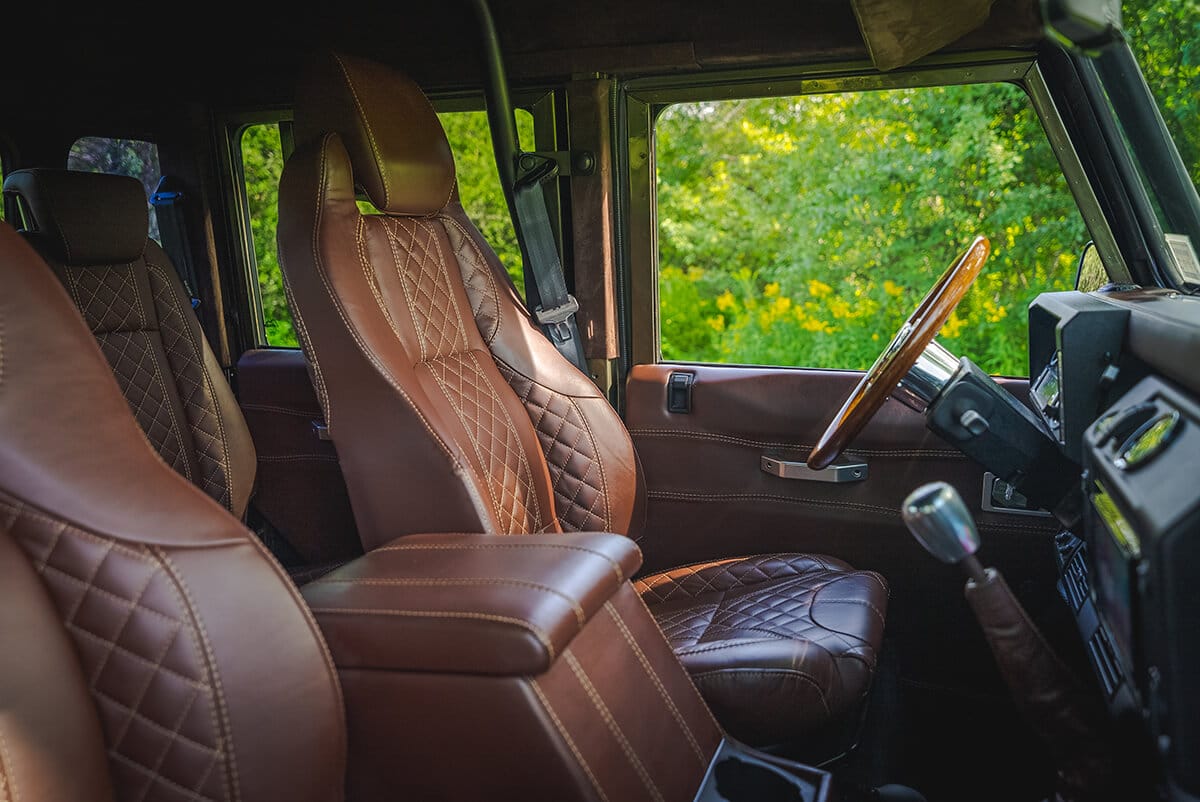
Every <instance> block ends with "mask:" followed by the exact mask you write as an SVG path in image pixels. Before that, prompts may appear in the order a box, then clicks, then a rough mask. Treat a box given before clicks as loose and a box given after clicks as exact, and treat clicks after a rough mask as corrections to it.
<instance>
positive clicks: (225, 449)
mask: <svg viewBox="0 0 1200 802" xmlns="http://www.w3.org/2000/svg"><path fill="white" fill-rule="evenodd" d="M146 267H148V268H149V269H150V270H152V271H154V272H155V273H156V274H157V276H158V280H159V281H161V282H162V283H163V284H164V285H166V286H167V287H170V282H169V281H168V280H167V276H166V273H165V271H164V270H163V269H162V268H161V267H159V266H158V265H156V264H152V263H151V262H146ZM168 297H169V299H170V301H171V305H172V306H174V307H175V314H176V315H177V316H178V317H179V320H180V324H181V325H183V326H187V317H186V316H185V315H184V312H183V307H182V306H181V305H180V304H179V298H178V297H176V295H175V293H174V292H169V293H168ZM201 336H203V335H201ZM184 340H185V341H186V342H187V344H188V345H190V346H191V349H192V354H191V356H192V359H194V360H195V361H196V365H197V367H198V369H199V371H200V378H201V380H203V382H204V386H205V388H206V389H207V390H208V396H209V398H211V399H212V402H213V403H212V414H213V417H215V418H216V419H217V432H218V433H219V435H220V443H221V462H220V468H221V470H222V471H223V472H224V474H225V488H224V490H225V492H224V493H223V495H224V496H225V500H226V503H225V504H224V505H223V506H224V507H225V509H227V510H229V511H230V512H232V511H233V504H234V502H233V486H234V480H233V463H232V461H231V460H230V459H229V437H228V435H227V434H226V432H225V420H224V418H223V417H222V415H221V405H220V404H219V403H218V402H217V390H216V388H215V387H214V386H213V383H212V377H211V376H209V375H208V371H207V370H205V369H204V355H203V354H202V353H200V349H198V348H197V347H196V343H195V342H194V341H193V340H192V338H190V337H185V338H184ZM181 400H182V399H181ZM192 428H193V429H194V428H195V427H192ZM192 442H193V443H194V442H195V437H194V436H193V438H192Z"/></svg>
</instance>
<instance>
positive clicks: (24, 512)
mask: <svg viewBox="0 0 1200 802" xmlns="http://www.w3.org/2000/svg"><path fill="white" fill-rule="evenodd" d="M0 273H2V275H3V277H4V278H3V285H4V291H3V292H2V293H0V556H3V558H4V561H5V565H4V567H3V579H4V582H0V609H3V610H4V611H5V613H6V614H5V615H4V616H0V642H2V643H4V644H5V647H6V648H5V649H3V650H0V651H3V652H5V653H8V652H16V653H17V654H20V655H23V656H24V658H25V659H29V660H37V661H41V663H42V665H43V666H44V670H43V671H42V672H41V673H40V675H31V674H30V672H28V671H26V670H23V667H22V664H23V662H24V661H23V660H22V661H18V662H17V663H16V664H14V663H13V662H12V661H5V660H0V763H2V764H3V770H4V773H5V775H6V779H5V783H6V785H7V793H8V794H9V797H8V798H12V799H14V800H23V799H28V800H34V799H88V800H106V799H116V800H120V802H151V801H153V802H159V801H160V800H161V801H162V802H174V801H175V800H180V801H182V800H191V801H192V802H206V801H208V800H212V801H213V802H217V801H218V800H221V801H224V800H230V801H231V802H232V801H233V800H241V801H242V802H250V801H251V800H262V801H263V802H265V800H274V799H288V800H297V802H299V801H300V800H311V801H312V802H318V801H320V802H325V801H326V800H338V799H341V798H342V790H343V770H344V753H345V729H344V719H343V712H342V700H341V690H340V686H339V684H338V680H337V675H336V673H335V671H334V668H333V664H332V661H331V660H330V658H329V654H328V650H327V649H326V647H325V642H324V640H323V639H322V637H321V635H320V633H319V631H318V629H317V626H316V622H315V621H314V620H313V618H312V615H311V614H310V612H309V610H308V608H307V606H306V605H305V604H304V603H303V600H302V599H301V598H300V596H299V593H298V592H297V590H296V588H295V586H294V585H293V584H292V582H291V581H290V579H289V578H288V577H287V575H286V573H284V571H283V569H282V568H281V567H280V566H279V564H278V563H277V562H275V561H274V560H273V558H272V557H271V556H270V555H269V554H268V553H267V552H266V550H265V548H264V547H263V546H262V544H261V543H260V542H259V540H258V539H257V538H256V537H255V536H254V535H253V534H252V533H251V532H250V531H249V530H248V529H246V527H244V526H243V525H242V524H241V523H240V522H239V521H237V520H236V519H235V518H234V517H233V516H232V515H230V513H229V511H228V510H226V509H223V508H222V507H221V506H219V505H218V504H217V503H216V502H215V501H214V499H213V498H211V497H210V496H208V495H206V494H204V493H202V492H200V490H199V489H198V488H197V487H196V486H195V485H194V484H192V483H190V482H188V481H186V480H185V479H184V478H183V477H182V476H181V475H180V474H179V473H178V472H176V471H172V470H169V469H168V468H167V467H166V466H164V465H163V461H162V460H161V459H160V455H159V454H158V453H157V452H156V451H155V450H154V449H152V448H151V446H150V444H149V443H148V441H147V440H146V438H145V437H143V436H142V434H141V432H140V431H139V429H138V425H137V423H136V421H135V420H134V418H133V416H132V415H131V414H130V410H129V408H128V405H127V401H126V399H125V398H123V397H122V394H121V392H120V388H119V386H118V384H117V382H116V381H115V380H114V377H113V373H112V371H111V370H110V369H109V365H108V364H106V361H105V359H104V356H103V355H102V353H101V350H100V348H99V347H98V346H97V343H96V340H95V339H94V338H93V337H92V336H91V334H90V332H89V331H88V328H87V327H86V326H85V324H84V321H83V320H82V319H81V318H80V316H79V314H78V312H77V310H76V309H75V308H73V304H72V299H70V298H69V297H68V295H67V294H66V292H65V291H64V288H63V286H62V285H60V284H59V283H58V282H57V281H55V279H54V278H53V277H52V276H51V274H50V271H49V270H48V269H47V268H46V266H45V264H44V263H43V262H42V260H41V259H40V258H38V256H37V254H36V253H35V252H34V251H33V250H32V249H31V248H30V247H29V245H28V244H27V243H26V242H25V241H23V240H22V238H21V237H20V236H19V235H18V234H17V233H16V232H15V231H13V229H12V228H11V227H10V226H8V225H6V224H0ZM106 308H115V307H106ZM104 314H109V313H108V312H105V313H104ZM122 314H123V313H122ZM97 318H103V315H97ZM127 319H128V318H127ZM14 563H18V565H14ZM14 572H15V573H14ZM10 610H23V611H26V613H27V615H28V616H29V617H30V618H31V619H32V620H33V621H34V622H36V624H37V625H36V626H28V625H26V624H25V623H24V618H25V616H21V617H18V616H11V615H8V614H7V613H8V611H10ZM16 627H22V628H23V629H21V630H18V631H14V629H15V628H16ZM64 643H67V644H69V648H61V646H62V645H63V644H64ZM14 644H20V648H17V649H10V648H8V647H11V646H13V645H14ZM56 644H57V645H56ZM263 677H269V678H270V681H269V682H263ZM47 689H53V691H54V692H53V693H52V694H47V693H46V691H47ZM30 698H34V699H39V700H40V701H39V702H38V703H37V704H34V703H31V702H29V701H28V699H30ZM81 699H82V700H83V701H82V703H80V700H81ZM77 772H78V773H80V776H81V777H83V778H84V779H85V780H86V781H87V782H88V783H89V787H86V788H85V789H83V790H84V792H83V793H69V792H68V791H67V790H65V788H66V786H68V785H71V784H73V783H75V782H76V781H75V780H74V779H73V777H74V775H75V773H77ZM77 790H78V789H77Z"/></svg>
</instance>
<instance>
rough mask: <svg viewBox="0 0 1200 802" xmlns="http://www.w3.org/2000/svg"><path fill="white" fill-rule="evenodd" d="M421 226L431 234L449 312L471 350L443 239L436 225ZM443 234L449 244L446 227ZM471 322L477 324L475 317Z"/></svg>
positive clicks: (465, 345) (430, 239)
mask: <svg viewBox="0 0 1200 802" xmlns="http://www.w3.org/2000/svg"><path fill="white" fill-rule="evenodd" d="M413 225H414V226H415V225H417V224H416V223H414V224H413ZM420 225H421V227H422V228H424V229H425V230H426V231H427V232H428V233H429V241H430V242H431V243H433V247H434V248H435V249H436V251H437V271H438V273H439V274H440V275H441V277H442V278H443V279H444V280H445V282H446V284H445V286H446V289H447V291H448V295H449V297H448V298H447V303H448V308H447V312H450V311H453V312H454V315H453V318H452V319H453V320H454V323H455V327H456V328H457V329H458V334H459V336H460V337H462V343H463V347H464V348H467V349H468V350H470V346H469V345H468V343H469V342H470V340H469V339H468V338H467V324H466V322H465V321H464V320H463V318H464V317H466V316H465V315H464V314H463V313H462V310H461V309H459V307H458V299H457V298H455V297H454V283H453V282H452V281H451V280H450V265H449V264H448V263H447V261H446V254H445V253H443V252H442V238H441V237H439V236H438V231H437V229H436V228H435V227H434V224H433V223H432V222H429V221H426V222H423V223H421V224H420ZM441 233H442V234H443V235H444V236H446V241H447V243H449V235H447V234H446V227H445V226H442V232H441ZM458 280H459V281H462V271H461V270H460V271H459V275H458ZM465 294H466V293H465V290H464V295H465ZM468 305H469V304H468ZM471 322H472V323H474V322H475V316H474V315H472V316H471ZM478 330H479V327H478V326H476V331H478Z"/></svg>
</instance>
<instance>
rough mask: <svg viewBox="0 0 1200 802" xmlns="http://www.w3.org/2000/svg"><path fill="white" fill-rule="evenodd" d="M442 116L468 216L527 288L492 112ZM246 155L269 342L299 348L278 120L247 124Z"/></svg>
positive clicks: (520, 127) (529, 136) (528, 125)
mask: <svg viewBox="0 0 1200 802" xmlns="http://www.w3.org/2000/svg"><path fill="white" fill-rule="evenodd" d="M438 117H439V118H440V119H441V121H442V126H443V127H444V128H445V130H446V136H447V138H448V139H449V140H450V146H451V148H452V149H453V151H454V159H455V167H456V170H457V175H458V190H459V196H460V197H461V198H462V202H463V206H464V207H465V208H466V210H467V215H468V216H469V217H470V218H471V220H472V221H474V223H475V225H476V226H477V227H478V228H479V230H480V232H481V233H482V234H483V236H484V239H486V240H487V241H488V243H489V244H490V245H491V246H492V248H493V249H495V251H496V254H497V255H498V256H499V257H500V260H501V262H502V263H503V264H504V266H505V267H506V268H507V270H508V272H509V275H511V276H512V277H513V280H514V281H515V282H516V284H517V287H518V289H522V290H523V287H524V276H523V273H522V268H521V252H520V249H519V247H518V246H517V238H516V234H514V233H513V228H512V220H511V218H510V217H509V213H508V204H507V202H506V201H505V199H504V193H503V191H502V190H501V188H500V178H499V175H498V174H497V172H496V161H495V156H494V155H493V152H492V137H491V132H490V130H489V128H488V123H487V114H486V113H485V112H483V111H455V112H444V113H441V114H439V115H438ZM517 133H518V135H519V136H520V138H521V141H522V142H523V143H524V144H525V145H527V146H528V145H531V144H532V142H533V116H532V115H531V114H529V112H527V111H525V110H524V109H518V110H517ZM241 155H242V168H243V175H244V176H245V182H246V200H247V205H248V211H249V213H250V234H251V238H252V239H253V241H254V257H255V262H256V272H257V275H258V290H259V296H260V299H261V302H262V313H263V328H264V332H265V334H266V342H267V344H268V345H272V346H279V347H285V348H295V347H297V345H298V342H297V339H296V333H295V330H294V329H293V327H292V317H291V313H290V312H289V311H288V307H287V300H286V298H285V296H284V290H283V276H282V274H281V273H280V269H279V258H278V255H277V253H276V248H275V229H276V226H277V225H278V222H279V213H278V200H279V176H280V174H281V172H282V170H283V161H284V157H283V148H282V145H281V140H280V136H279V126H278V124H276V123H269V124H257V125H250V126H247V127H246V128H245V129H244V130H243V133H242V138H241ZM361 205H362V206H363V207H364V211H370V209H369V204H366V203H362V204H361Z"/></svg>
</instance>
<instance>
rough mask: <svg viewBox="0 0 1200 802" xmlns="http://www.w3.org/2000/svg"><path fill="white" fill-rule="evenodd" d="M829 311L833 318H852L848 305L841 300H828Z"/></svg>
mask: <svg viewBox="0 0 1200 802" xmlns="http://www.w3.org/2000/svg"><path fill="white" fill-rule="evenodd" d="M829 311H830V312H832V313H833V316H834V317H835V318H838V319H841V318H844V317H852V315H851V314H850V304H848V303H846V301H845V300H844V299H842V298H830V299H829Z"/></svg>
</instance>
